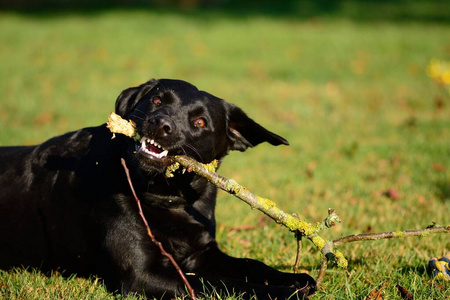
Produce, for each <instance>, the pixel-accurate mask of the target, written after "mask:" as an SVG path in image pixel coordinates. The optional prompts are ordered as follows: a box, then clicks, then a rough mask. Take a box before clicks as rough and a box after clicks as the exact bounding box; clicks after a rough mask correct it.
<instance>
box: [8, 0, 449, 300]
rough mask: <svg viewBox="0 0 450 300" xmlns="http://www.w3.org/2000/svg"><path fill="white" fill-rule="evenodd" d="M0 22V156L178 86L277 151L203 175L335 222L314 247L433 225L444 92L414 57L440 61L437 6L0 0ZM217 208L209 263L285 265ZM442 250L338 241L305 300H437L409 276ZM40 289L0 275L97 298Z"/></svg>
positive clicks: (289, 243) (442, 178)
mask: <svg viewBox="0 0 450 300" xmlns="http://www.w3.org/2000/svg"><path fill="white" fill-rule="evenodd" d="M0 8H1V10H0V42H1V44H0V62H1V63H0V91H1V95H2V96H1V98H0V105H1V111H0V127H1V130H0V144H1V145H16V144H36V143H40V142H42V141H44V140H46V139H48V138H50V137H52V136H54V135H58V134H62V133H64V132H66V131H70V130H76V129H79V128H82V127H86V126H96V125H99V124H102V123H104V122H105V121H106V119H107V116H108V114H109V113H110V112H111V111H112V110H113V109H114V102H115V99H116V97H117V96H118V95H119V93H120V92H121V91H122V90H123V89H125V88H127V87H130V86H135V85H138V84H140V83H142V82H145V81H146V80H148V79H150V78H178V79H183V80H186V81H189V82H191V83H193V84H194V85H196V86H197V87H199V88H200V89H203V90H206V91H208V92H210V93H212V94H214V95H216V96H219V97H221V98H224V99H226V100H228V101H229V102H233V103H235V104H237V105H239V106H240V107H241V108H243V109H244V110H245V111H246V112H247V113H248V114H249V115H250V116H251V117H252V118H254V119H255V120H256V121H258V122H259V123H261V124H262V125H264V126H265V127H266V128H268V129H270V130H272V131H274V132H276V133H278V134H280V135H282V136H283V137H285V138H286V139H287V140H289V142H290V144H291V145H290V146H289V147H281V146H280V147H277V148H275V147H271V146H269V145H261V146H258V147H257V148H255V149H251V150H249V151H247V152H245V153H233V154H231V155H230V156H229V157H228V158H226V159H225V163H224V164H223V166H222V168H221V169H220V173H221V174H223V175H225V176H227V177H230V178H234V179H235V180H237V181H238V182H240V183H242V184H243V185H245V186H247V187H249V188H250V189H251V190H253V191H254V192H256V193H257V194H259V195H261V196H265V197H269V198H272V199H273V200H274V201H276V202H277V203H278V205H279V206H280V207H281V208H282V209H284V210H285V211H288V212H292V213H294V212H295V213H297V214H298V215H299V216H300V217H302V218H305V219H307V220H309V221H318V220H321V219H323V218H324V217H325V216H326V212H327V209H328V208H329V207H333V208H335V209H336V210H337V211H338V213H339V214H340V215H341V218H342V220H343V222H342V224H340V225H338V226H336V227H335V228H332V229H329V230H327V231H326V232H323V233H322V235H323V236H324V237H326V238H329V239H335V238H338V237H341V236H343V235H348V234H356V233H363V232H379V231H393V230H400V229H420V228H424V227H426V226H427V225H429V224H431V223H432V222H437V223H438V224H449V223H450V221H449V218H448V216H449V212H450V171H449V168H450V95H449V91H450V89H449V84H450V83H448V84H446V83H445V81H443V80H436V79H433V78H430V77H429V76H428V75H427V68H428V66H429V64H430V62H431V61H432V59H438V60H441V61H449V60H450V2H449V1H425V0H424V1H421V0H418V1H256V0H255V1H226V0H222V1H213V0H210V1H195V0H184V1H183V0H180V1H171V2H168V1H163V0H160V1H125V0H123V1H70V0H66V1H56V0H55V1H51V0H47V1H33V0H20V1H5V0H0ZM447 71H448V72H450V68H449V70H447ZM444 72H445V70H444ZM218 202H219V203H218V208H217V216H218V222H219V227H218V239H219V242H220V243H221V245H222V248H223V249H224V251H226V252H228V253H230V254H232V255H235V256H248V257H252V258H256V259H260V260H263V261H264V262H266V263H267V264H269V265H271V266H274V267H276V268H279V269H282V270H289V269H290V268H291V267H292V265H293V263H294V258H295V251H296V249H295V241H294V238H293V236H292V234H290V233H289V232H286V230H285V229H284V228H281V227H279V226H277V225H276V224H274V223H273V222H271V221H269V220H267V219H266V218H264V217H263V216H261V214H260V213H259V212H257V211H252V210H250V209H249V208H248V207H247V206H246V205H245V204H244V203H242V202H240V201H238V200H237V199H234V198H233V197H231V196H229V195H226V194H224V193H221V194H220V196H219V199H218ZM448 237H449V236H448V234H441V235H435V236H431V237H427V238H409V239H401V240H395V241H394V240H390V241H380V242H370V243H367V242H366V243H356V244H351V245H345V246H343V247H341V251H342V252H343V253H344V255H346V257H347V258H348V259H349V260H350V265H349V268H348V269H347V270H340V269H333V268H331V269H330V270H329V271H328V273H327V276H326V277H325V281H324V285H323V289H322V290H321V291H320V292H319V293H318V294H317V296H315V298H314V299H316V298H317V299H363V298H365V297H367V296H368V295H369V294H370V293H371V291H374V290H375V289H377V287H379V286H380V285H382V286H383V287H382V288H380V289H382V290H383V291H384V292H385V295H386V297H387V299H400V297H401V296H400V294H399V292H398V290H397V288H396V284H400V285H402V286H404V287H405V288H406V289H408V290H409V291H410V292H411V293H412V294H413V295H414V296H415V299H444V297H447V296H450V292H449V290H450V286H449V284H448V282H447V283H445V282H435V281H433V280H432V279H431V278H430V277H429V276H428V275H427V274H426V272H425V265H426V263H427V261H428V259H430V258H431V257H433V256H440V255H443V254H445V253H446V252H447V251H450V241H449V238H448ZM303 253H304V254H303V260H302V268H304V269H307V270H308V271H310V273H311V274H312V275H313V276H317V269H318V264H319V261H320V260H319V255H318V253H317V251H316V250H315V249H313V248H311V246H310V244H309V243H308V242H306V241H305V242H304V251H303ZM36 278H37V279H36ZM43 278H47V277H43ZM53 280H56V279H52V278H47V279H42V278H41V277H40V275H39V274H33V275H31V276H30V274H28V273H26V272H21V271H19V272H9V273H7V272H2V273H0V289H1V291H2V294H0V298H1V297H2V296H3V297H7V298H11V299H14V298H15V297H16V298H15V299H23V298H24V297H25V298H27V299H45V298H46V297H48V299H51V298H52V297H53V296H54V295H60V296H61V295H62V296H61V297H65V298H74V299H75V298H79V297H84V298H86V297H93V298H95V297H100V298H105V297H115V296H113V295H109V294H107V293H106V292H105V291H104V290H103V289H102V287H101V286H98V285H97V284H94V283H93V282H91V281H87V282H84V281H81V282H82V283H80V281H79V280H69V281H68V282H66V281H63V282H59V281H53ZM383 283H386V284H384V285H383ZM26 286H28V287H29V286H31V287H32V289H31V290H30V289H27V288H25V287H26ZM86 286H89V288H86ZM13 287H14V288H13ZM91 287H93V289H91ZM80 293H81V295H82V296H79V295H80ZM84 293H85V294H84ZM75 295H78V296H75ZM33 297H35V298H33Z"/></svg>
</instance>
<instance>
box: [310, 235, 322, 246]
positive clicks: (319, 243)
mask: <svg viewBox="0 0 450 300" xmlns="http://www.w3.org/2000/svg"><path fill="white" fill-rule="evenodd" d="M311 241H312V242H313V244H314V245H316V247H317V248H319V249H322V248H323V247H325V240H324V239H323V238H321V237H320V236H318V235H314V236H313V237H311Z"/></svg>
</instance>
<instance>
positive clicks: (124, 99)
mask: <svg viewBox="0 0 450 300" xmlns="http://www.w3.org/2000/svg"><path fill="white" fill-rule="evenodd" d="M157 84H158V80H156V79H152V80H150V81H148V82H146V83H144V84H141V85H140V86H137V87H131V88H128V89H126V90H124V91H123V92H122V93H121V94H120V95H119V97H117V100H116V114H118V115H119V116H121V117H122V118H127V117H128V115H129V114H130V113H131V112H132V111H133V108H134V107H135V106H136V104H137V103H138V102H139V100H141V99H142V97H144V96H145V95H146V94H147V93H148V92H149V91H150V90H151V89H153V88H154V87H155V86H156V85H157Z"/></svg>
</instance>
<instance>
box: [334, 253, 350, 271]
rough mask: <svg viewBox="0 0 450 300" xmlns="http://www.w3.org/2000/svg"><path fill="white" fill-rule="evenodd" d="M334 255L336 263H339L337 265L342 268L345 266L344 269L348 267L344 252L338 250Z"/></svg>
mask: <svg viewBox="0 0 450 300" xmlns="http://www.w3.org/2000/svg"><path fill="white" fill-rule="evenodd" d="M334 255H335V257H336V264H337V266H338V267H340V268H343V269H345V268H347V266H348V261H347V259H346V258H345V256H344V254H342V252H340V251H338V250H336V251H335V252H334Z"/></svg>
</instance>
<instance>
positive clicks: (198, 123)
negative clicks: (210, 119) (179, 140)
mask: <svg viewBox="0 0 450 300" xmlns="http://www.w3.org/2000/svg"><path fill="white" fill-rule="evenodd" d="M193 124H194V127H198V128H204V127H206V120H205V119H203V118H198V119H195V120H194V123H193Z"/></svg>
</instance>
